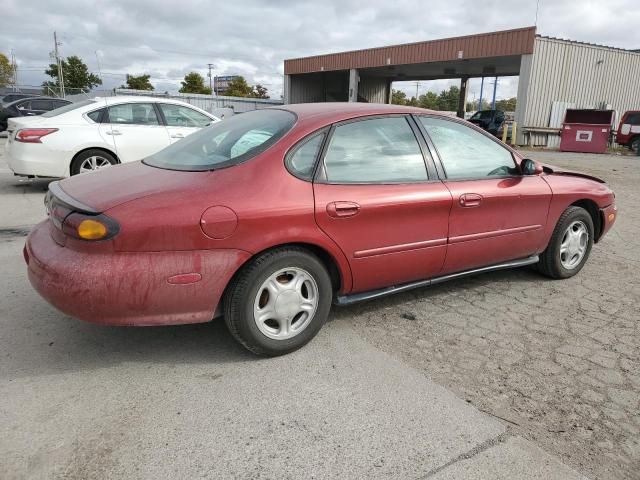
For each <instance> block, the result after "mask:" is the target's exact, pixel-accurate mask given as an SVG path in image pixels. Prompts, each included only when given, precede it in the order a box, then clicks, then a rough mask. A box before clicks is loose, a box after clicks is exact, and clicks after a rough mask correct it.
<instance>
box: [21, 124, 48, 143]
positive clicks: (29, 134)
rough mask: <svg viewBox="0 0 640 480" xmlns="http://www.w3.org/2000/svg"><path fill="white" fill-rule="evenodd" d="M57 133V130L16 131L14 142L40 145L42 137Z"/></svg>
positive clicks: (34, 129) (29, 129) (31, 129)
mask: <svg viewBox="0 0 640 480" xmlns="http://www.w3.org/2000/svg"><path fill="white" fill-rule="evenodd" d="M57 131H58V129H57V128H25V129H23V130H18V132H17V133H16V138H15V140H16V142H22V143H42V141H41V140H40V139H41V138H42V137H46V136H47V135H49V134H51V133H53V132H57Z"/></svg>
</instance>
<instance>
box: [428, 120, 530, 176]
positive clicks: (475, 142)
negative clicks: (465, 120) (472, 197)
mask: <svg viewBox="0 0 640 480" xmlns="http://www.w3.org/2000/svg"><path fill="white" fill-rule="evenodd" d="M419 119H420V122H421V123H422V125H424V128H425V129H426V131H427V133H428V134H429V137H431V140H432V141H433V144H434V145H435V147H436V149H437V150H438V155H439V156H440V160H441V161H442V166H443V167H444V170H445V173H446V174H447V178H449V179H454V180H455V179H461V178H474V179H475V178H486V177H501V176H509V175H516V174H518V169H517V168H516V164H515V162H514V160H513V157H512V156H511V152H509V150H507V149H506V148H504V147H503V146H501V145H500V144H499V143H497V142H495V141H493V140H492V139H491V138H488V137H487V136H486V135H483V134H482V133H480V132H477V131H475V130H474V129H472V128H470V127H467V126H466V125H463V124H461V123H458V122H454V121H450V120H443V119H440V118H433V117H419Z"/></svg>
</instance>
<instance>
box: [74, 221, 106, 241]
mask: <svg viewBox="0 0 640 480" xmlns="http://www.w3.org/2000/svg"><path fill="white" fill-rule="evenodd" d="M107 233H109V230H108V229H107V227H106V225H104V224H102V223H100V222H98V221H96V220H91V219H87V220H82V221H81V222H80V224H79V225H78V236H79V237H80V238H83V239H84V240H100V239H101V238H104V237H106V236H107Z"/></svg>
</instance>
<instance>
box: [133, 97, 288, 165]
mask: <svg viewBox="0 0 640 480" xmlns="http://www.w3.org/2000/svg"><path fill="white" fill-rule="evenodd" d="M295 121H296V116H295V115H294V114H293V113H291V112H288V111H286V110H277V109H268V110H254V111H252V112H247V113H242V114H239V115H234V116H233V117H231V118H228V119H225V120H222V121H221V122H216V123H214V124H213V125H211V126H210V127H207V128H203V129H202V130H200V131H198V132H196V133H193V134H191V135H189V136H188V137H187V138H185V139H184V140H180V141H179V142H176V143H174V144H172V145H170V146H169V147H167V148H165V149H164V150H160V151H159V152H158V153H156V154H155V155H152V156H150V157H148V158H146V159H145V160H144V163H146V164H147V165H151V166H153V167H159V168H166V169H170V170H191V171H194V170H195V171H199V170H213V169H216V168H224V167H228V166H231V165H236V164H238V163H241V162H244V161H246V160H249V159H250V158H253V157H255V156H256V155H258V154H259V153H261V152H264V151H265V150H266V149H267V148H269V147H270V146H271V145H273V144H274V143H276V142H277V141H278V140H279V139H280V138H281V137H282V136H283V135H284V134H285V133H287V132H288V131H289V130H290V129H291V127H292V126H293V124H294V123H295Z"/></svg>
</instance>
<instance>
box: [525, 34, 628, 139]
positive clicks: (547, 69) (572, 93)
mask: <svg viewBox="0 0 640 480" xmlns="http://www.w3.org/2000/svg"><path fill="white" fill-rule="evenodd" d="M600 61H602V62H601V63H599V62H600ZM523 81H525V78H524V77H523V72H521V75H520V82H523ZM519 100H520V98H519ZM554 102H568V103H571V104H574V105H575V106H576V108H594V107H601V106H603V105H606V104H608V105H610V106H611V108H612V109H613V110H616V111H617V112H618V118H619V116H620V114H621V113H623V112H624V111H626V110H631V109H640V53H636V52H631V51H627V50H620V49H615V48H608V47H603V46H599V45H591V44H584V43H578V42H571V41H568V40H560V39H555V38H547V37H536V39H535V46H534V54H533V62H532V66H531V74H530V78H529V82H528V88H527V94H526V105H525V107H524V120H523V121H522V122H521V123H520V125H522V126H524V127H525V128H526V127H548V126H550V123H549V122H550V117H551V108H552V105H553V103H554ZM533 143H534V145H545V146H546V145H547V134H535V135H534V136H533ZM552 144H553V141H552Z"/></svg>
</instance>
